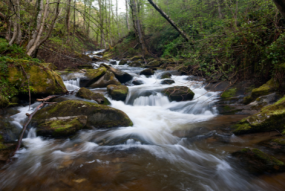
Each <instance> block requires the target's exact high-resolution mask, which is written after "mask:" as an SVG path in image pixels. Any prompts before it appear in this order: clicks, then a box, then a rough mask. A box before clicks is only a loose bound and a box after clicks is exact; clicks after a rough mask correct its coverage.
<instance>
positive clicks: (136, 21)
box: [131, 0, 148, 55]
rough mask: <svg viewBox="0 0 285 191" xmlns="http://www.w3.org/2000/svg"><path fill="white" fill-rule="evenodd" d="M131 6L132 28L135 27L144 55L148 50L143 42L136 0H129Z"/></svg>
mask: <svg viewBox="0 0 285 191" xmlns="http://www.w3.org/2000/svg"><path fill="white" fill-rule="evenodd" d="M131 8H132V13H133V21H134V28H135V29H136V32H137V35H138V37H139V42H140V44H141V46H142V51H143V54H144V55H146V54H148V50H147V47H146V45H145V43H144V38H143V32H142V28H141V24H140V22H141V21H140V18H139V14H138V5H137V2H136V0H131Z"/></svg>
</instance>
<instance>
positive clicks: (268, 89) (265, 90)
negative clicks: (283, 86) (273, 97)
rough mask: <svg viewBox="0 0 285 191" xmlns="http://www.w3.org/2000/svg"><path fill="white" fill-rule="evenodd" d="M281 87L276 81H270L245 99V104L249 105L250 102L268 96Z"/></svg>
mask: <svg viewBox="0 0 285 191" xmlns="http://www.w3.org/2000/svg"><path fill="white" fill-rule="evenodd" d="M278 87H279V84H278V83H277V82H275V81H274V79H271V80H269V81H268V82H266V83H265V84H263V85H262V86H260V87H259V88H255V89H253V90H252V92H251V94H250V95H249V96H246V97H244V101H243V102H244V104H249V103H250V102H252V101H254V100H255V99H256V98H258V97H260V96H263V95H268V94H270V93H272V92H274V91H276V89H277V88H278Z"/></svg>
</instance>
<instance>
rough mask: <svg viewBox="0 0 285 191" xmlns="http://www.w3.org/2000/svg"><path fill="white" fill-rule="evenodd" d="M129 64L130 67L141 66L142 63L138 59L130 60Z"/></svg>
mask: <svg viewBox="0 0 285 191" xmlns="http://www.w3.org/2000/svg"><path fill="white" fill-rule="evenodd" d="M129 66H132V67H142V66H143V64H142V63H141V62H139V61H134V62H130V63H129Z"/></svg>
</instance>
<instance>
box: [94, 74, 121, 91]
mask: <svg viewBox="0 0 285 191" xmlns="http://www.w3.org/2000/svg"><path fill="white" fill-rule="evenodd" d="M110 84H114V85H120V84H121V83H120V82H119V81H118V79H117V78H116V77H115V75H114V74H113V73H112V72H110V71H109V70H108V71H107V72H106V73H105V74H104V75H103V76H102V77H101V78H100V79H99V80H97V81H96V82H94V83H93V84H91V85H90V86H89V87H91V88H104V87H107V86H108V85H110Z"/></svg>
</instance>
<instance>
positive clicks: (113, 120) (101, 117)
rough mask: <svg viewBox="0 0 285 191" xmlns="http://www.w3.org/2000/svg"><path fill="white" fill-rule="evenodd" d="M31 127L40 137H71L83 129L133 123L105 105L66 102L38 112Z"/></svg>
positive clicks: (75, 101)
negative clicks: (33, 127) (34, 127)
mask: <svg viewBox="0 0 285 191" xmlns="http://www.w3.org/2000/svg"><path fill="white" fill-rule="evenodd" d="M31 124H32V125H34V126H36V127H37V132H38V133H39V134H40V135H42V136H52V137H58V136H66V135H73V134H75V133H76V132H77V131H78V130H80V129H85V128H88V129H90V128H111V127H126V126H132V125H133V123H132V121H131V120H130V119H129V117H128V116H127V115H126V114H125V113H124V112H123V111H120V110H118V109H115V108H111V107H109V106H106V105H99V104H96V103H91V102H86V101H79V100H68V101H63V102H60V103H57V104H54V105H50V106H48V107H46V108H43V109H41V110H40V111H38V112H37V113H36V114H35V115H34V117H33V119H32V123H31Z"/></svg>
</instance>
